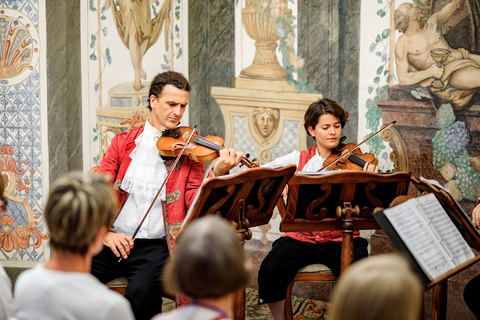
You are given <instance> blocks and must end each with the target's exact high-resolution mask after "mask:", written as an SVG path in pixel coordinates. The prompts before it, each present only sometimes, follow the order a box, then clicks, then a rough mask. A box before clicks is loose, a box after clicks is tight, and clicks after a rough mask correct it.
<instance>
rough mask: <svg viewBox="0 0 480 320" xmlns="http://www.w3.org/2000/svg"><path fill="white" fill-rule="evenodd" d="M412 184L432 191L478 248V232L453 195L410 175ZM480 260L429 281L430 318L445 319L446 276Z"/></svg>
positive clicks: (479, 241)
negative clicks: (430, 298) (430, 294)
mask: <svg viewBox="0 0 480 320" xmlns="http://www.w3.org/2000/svg"><path fill="white" fill-rule="evenodd" d="M411 180H412V183H413V185H414V186H415V187H416V188H417V189H418V190H419V191H420V192H421V193H422V194H427V193H433V194H434V195H435V197H436V198H437V200H438V201H439V202H440V204H441V205H442V207H443V208H444V209H445V211H446V212H447V214H448V216H449V217H450V219H451V220H452V222H453V224H454V225H455V226H456V227H457V229H458V231H460V233H461V234H462V236H463V238H464V239H465V241H466V242H467V243H468V245H469V246H470V247H472V248H474V249H476V250H480V234H479V233H478V231H477V230H476V229H475V227H474V226H473V224H472V222H471V221H470V218H469V217H468V216H467V215H466V214H465V212H464V211H463V209H462V208H461V207H460V206H459V204H458V203H457V202H456V201H455V199H453V197H452V196H451V195H450V193H448V192H447V191H445V190H444V189H443V188H442V187H440V186H436V185H434V184H432V183H430V182H429V181H426V180H419V179H417V178H415V177H411ZM479 260H480V255H477V256H476V257H475V258H473V259H470V260H469V261H467V262H465V263H463V264H462V265H460V266H458V267H456V268H455V269H453V270H450V271H449V272H447V273H446V274H444V275H443V276H441V277H440V278H438V279H435V280H434V281H432V282H430V283H429V284H428V285H427V286H426V288H425V290H428V289H430V288H432V290H433V291H432V319H442V320H443V319H446V318H447V290H448V281H447V280H448V278H450V277H451V276H453V275H455V274H457V273H459V272H460V271H462V270H464V269H466V268H468V267H470V266H472V265H473V264H475V263H477V262H478V261H479Z"/></svg>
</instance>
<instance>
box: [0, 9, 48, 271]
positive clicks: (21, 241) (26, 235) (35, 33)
mask: <svg viewBox="0 0 480 320" xmlns="http://www.w3.org/2000/svg"><path fill="white" fill-rule="evenodd" d="M45 25H46V20H45V10H44V3H43V1H40V2H39V1H35V0H22V1H1V2H0V50H1V53H0V59H1V63H0V92H1V93H0V117H1V123H2V125H1V126H0V154H1V157H0V169H1V171H2V178H3V179H4V180H5V182H6V189H5V198H6V199H7V202H8V205H7V211H6V212H3V213H2V214H0V260H1V261H2V264H3V263H4V262H5V265H18V264H19V263H20V264H21V263H27V264H29V263H30V265H31V263H34V262H42V261H45V258H46V257H48V252H47V250H46V245H45V240H47V239H48V232H47V230H46V227H45V225H44V223H43V219H42V207H43V201H44V190H45V184H46V181H48V172H45V171H44V170H43V168H44V166H45V163H46V162H47V150H46V139H45V137H46V126H45V119H46V118H45V117H46V114H45V113H46V105H45V104H46V96H45V93H46V90H45V87H46V81H45V75H46V74H45V73H46V68H45V65H46V63H45V50H46V48H45V47H46V43H45V36H44V32H45ZM47 185H48V183H47Z"/></svg>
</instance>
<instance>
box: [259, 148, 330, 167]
mask: <svg viewBox="0 0 480 320" xmlns="http://www.w3.org/2000/svg"><path fill="white" fill-rule="evenodd" d="M326 159H327V158H323V157H322V156H321V155H320V154H319V153H318V150H315V155H314V156H313V157H312V158H310V160H308V162H307V164H306V165H305V167H303V169H302V171H308V172H316V171H318V170H319V169H321V168H322V167H323V163H324V162H325V160H326ZM299 162H300V151H297V150H296V151H293V152H291V153H289V154H286V155H284V156H282V157H279V158H276V159H275V160H273V161H271V162H268V163H265V164H264V165H262V167H266V168H273V167H284V166H288V165H289V164H294V165H297V166H298V163H299ZM323 171H325V169H324V170H323Z"/></svg>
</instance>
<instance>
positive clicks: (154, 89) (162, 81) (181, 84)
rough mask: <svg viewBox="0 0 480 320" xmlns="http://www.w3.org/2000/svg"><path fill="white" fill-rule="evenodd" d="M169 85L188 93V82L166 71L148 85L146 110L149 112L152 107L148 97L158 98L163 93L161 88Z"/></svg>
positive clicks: (179, 74) (177, 74)
mask: <svg viewBox="0 0 480 320" xmlns="http://www.w3.org/2000/svg"><path fill="white" fill-rule="evenodd" d="M167 84H171V85H172V86H175V87H176V88H178V89H180V90H185V91H187V92H189V91H190V84H189V83H188V80H187V79H186V78H185V77H184V76H183V74H181V73H179V72H175V71H166V72H162V73H159V74H157V75H156V76H155V78H153V80H152V83H151V85H150V90H149V91H148V108H149V109H150V111H151V110H152V107H151V106H150V97H151V96H152V95H154V96H155V97H158V96H160V94H161V93H162V91H163V88H164V87H165V86H166V85H167Z"/></svg>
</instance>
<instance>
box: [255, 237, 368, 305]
mask: <svg viewBox="0 0 480 320" xmlns="http://www.w3.org/2000/svg"><path fill="white" fill-rule="evenodd" d="M367 246H368V242H367V240H365V239H363V238H354V239H353V255H354V260H355V261H357V260H360V259H362V258H365V257H367V256H368V251H367ZM341 252H342V243H341V242H327V243H323V244H314V243H309V242H303V241H299V240H295V239H292V238H289V237H282V238H279V239H277V240H275V242H274V243H273V245H272V250H271V251H270V252H269V253H268V255H267V256H266V257H265V259H264V260H263V262H262V265H261V266H260V270H259V271H258V295H259V300H258V302H259V303H260V304H263V303H273V302H277V301H281V300H284V299H285V296H286V292H287V287H288V285H289V284H290V282H292V280H293V278H295V275H296V274H297V272H298V270H300V269H301V268H303V267H306V266H308V265H310V264H324V265H326V266H327V267H329V268H330V269H331V270H332V272H333V274H335V275H336V276H338V275H339V274H340V262H341Z"/></svg>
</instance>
